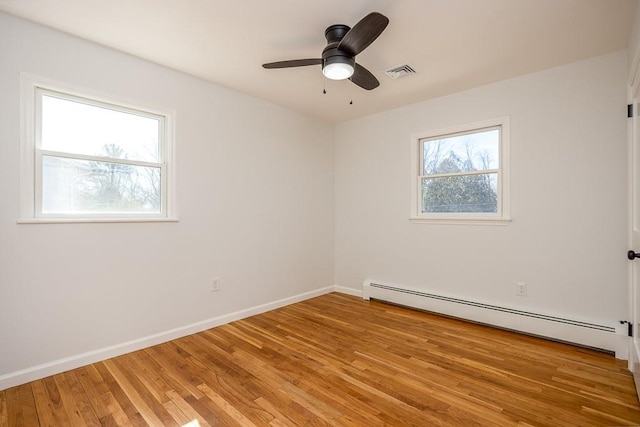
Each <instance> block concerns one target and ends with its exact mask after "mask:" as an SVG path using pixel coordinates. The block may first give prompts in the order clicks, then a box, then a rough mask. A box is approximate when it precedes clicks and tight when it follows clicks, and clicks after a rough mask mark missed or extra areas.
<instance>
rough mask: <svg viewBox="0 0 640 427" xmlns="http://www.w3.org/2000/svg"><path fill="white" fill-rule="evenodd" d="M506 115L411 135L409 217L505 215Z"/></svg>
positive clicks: (496, 217) (500, 217)
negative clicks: (412, 167) (411, 158)
mask: <svg viewBox="0 0 640 427" xmlns="http://www.w3.org/2000/svg"><path fill="white" fill-rule="evenodd" d="M507 130H508V119H507V118H506V117H505V118H501V119H495V120H492V121H487V122H480V123H475V124H471V125H466V126H460V127H457V128H452V129H448V130H444V131H438V132H430V133H425V134H420V135H414V136H413V137H412V141H413V144H414V145H413V149H412V151H413V153H414V154H413V156H414V164H415V165H416V169H414V170H416V172H415V175H414V178H412V181H413V183H414V184H412V188H413V189H414V190H413V194H414V199H413V202H412V204H413V209H412V215H411V218H412V219H415V220H438V221H440V222H441V221H442V220H444V221H445V222H446V221H448V220H452V221H453V222H460V221H467V220H472V221H473V220H479V221H486V220H508V219H509V218H508V198H507V197H508V191H507V189H508V174H507V171H508V164H507V160H508V157H507V153H508V135H506V132H507Z"/></svg>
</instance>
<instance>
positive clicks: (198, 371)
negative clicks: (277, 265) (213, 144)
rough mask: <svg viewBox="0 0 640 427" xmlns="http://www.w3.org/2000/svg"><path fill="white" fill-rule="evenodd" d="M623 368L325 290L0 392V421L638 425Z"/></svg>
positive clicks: (601, 358)
mask: <svg viewBox="0 0 640 427" xmlns="http://www.w3.org/2000/svg"><path fill="white" fill-rule="evenodd" d="M625 366H626V364H625V363H624V362H622V361H619V360H615V359H614V358H613V357H611V356H608V355H606V354H602V353H598V352H594V351H590V350H585V349H579V348H575V347H571V346H567V345H563V344H559V343H554V342H549V341H544V340H540V339H536V338H532V337H527V336H522V335H518V334H515V333H510V332H506V331H500V330H496V329H492V328H487V327H483V326H480V325H474V324H469V323H464V322H460V321H456V320H452V319H447V318H443V317H439V316H435V315H431V314H427V313H422V312H418V311H412V310H408V309H404V308H400V307H395V306H390V305H386V304H382V303H378V302H368V301H364V300H362V299H359V298H356V297H351V296H346V295H342V294H336V293H334V294H329V295H324V296H321V297H318V298H314V299H311V300H308V301H305V302H302V303H298V304H294V305H291V306H288V307H285V308H282V309H278V310H274V311H271V312H269V313H264V314H261V315H258V316H254V317H251V318H249V319H245V320H242V321H238V322H233V323H231V324H228V325H225V326H222V327H219V328H215V329H210V330H208V331H205V332H202V333H199V334H195V335H190V336H188V337H184V338H181V339H178V340H175V341H171V342H168V343H165V344H161V345H157V346H154V347H151V348H147V349H145V350H141V351H137V352H134V353H130V354H127V355H124V356H120V357H116V358H114V359H109V360H106V361H103V362H100V363H95V364H92V365H89V366H85V367H82V368H79V369H75V370H72V371H68V372H65V373H62V374H58V375H54V376H52V377H48V378H45V379H42V380H39V381H34V382H32V383H29V384H25V385H22V386H19V387H13V388H10V389H8V390H4V391H0V425H2V426H18V425H25V426H38V425H41V426H67V425H71V426H100V425H104V426H111V425H136V426H138V425H150V426H176V425H177V426H181V425H185V424H187V423H189V422H192V421H193V420H197V423H198V424H199V425H200V426H234V425H241V426H252V425H256V426H265V425H273V426H293V425H296V426H299V425H318V426H325V425H330V426H367V427H368V426H379V425H393V426H412V425H413V426H438V425H452V426H473V425H481V426H513V425H521V426H528V425H531V426H541V425H548V426H578V425H579V426H612V425H640V405H639V404H638V400H637V398H636V395H635V389H634V385H633V380H632V377H631V374H630V373H629V372H628V371H627V370H626V369H625ZM198 424H196V423H195V422H194V423H193V424H192V425H198Z"/></svg>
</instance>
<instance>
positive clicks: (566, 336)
mask: <svg viewBox="0 0 640 427" xmlns="http://www.w3.org/2000/svg"><path fill="white" fill-rule="evenodd" d="M362 295H363V298H364V299H367V300H369V299H376V300H381V301H386V302H390V303H394V304H399V305H404V306H407V307H412V308H417V309H421V310H427V311H432V312H435V313H439V314H444V315H447V316H453V317H458V318H461V319H466V320H471V321H474V322H479V323H485V324H488V325H493V326H497V327H501V328H505V329H511V330H515V331H520V332H524V333H528V334H532V335H537V336H542V337H547V338H551V339H555V340H559V341H564V342H569V343H574V344H578V345H582V346H587V347H592V348H596V349H601V350H606V351H610V352H616V354H617V355H618V352H620V351H621V352H622V353H624V348H623V347H624V345H625V343H624V335H625V334H626V331H623V329H624V327H621V326H620V325H617V324H615V323H613V324H602V323H596V322H585V321H580V320H574V319H569V318H564V317H559V316H552V315H547V314H541V313H534V312H530V311H524V310H519V309H515V308H509V307H501V306H497V305H491V304H485V303H481V302H477V301H471V300H465V299H461V298H455V297H450V296H445V295H438V294H433V293H429V292H424V291H422V290H418V289H411V288H409V287H404V286H402V287H401V286H397V285H391V284H384V283H379V282H373V281H369V280H367V281H365V282H364V284H363V291H362ZM621 357H623V356H621Z"/></svg>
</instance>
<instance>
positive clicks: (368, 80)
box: [262, 12, 389, 90]
mask: <svg viewBox="0 0 640 427" xmlns="http://www.w3.org/2000/svg"><path fill="white" fill-rule="evenodd" d="M388 24H389V18H387V17H386V16H384V15H382V14H380V13H378V12H372V13H370V14H368V15H367V16H365V17H364V18H362V19H361V20H360V21H359V22H358V23H357V24H356V25H354V26H353V28H350V27H349V26H348V25H343V24H335V25H331V26H330V27H328V28H327V29H326V30H325V32H324V37H325V38H326V39H327V47H325V48H324V50H323V51H322V58H311V59H293V60H290V61H278V62H270V63H267V64H262V66H263V67H264V68H267V69H273V68H291V67H306V66H308V65H322V74H324V76H325V77H327V78H329V79H332V80H345V79H349V80H351V81H352V82H353V83H355V84H356V85H358V86H360V87H361V88H363V89H366V90H371V89H375V88H377V87H378V86H380V82H379V81H378V79H376V78H375V76H374V75H373V74H371V72H369V70H367V69H366V68H364V67H363V66H362V65H360V64H357V63H356V55H357V54H359V53H360V52H362V51H363V50H365V49H366V48H367V47H368V46H369V45H370V44H371V43H373V42H374V40H375V39H377V38H378V36H379V35H380V34H382V32H383V31H384V29H385V28H386V27H387V25H388Z"/></svg>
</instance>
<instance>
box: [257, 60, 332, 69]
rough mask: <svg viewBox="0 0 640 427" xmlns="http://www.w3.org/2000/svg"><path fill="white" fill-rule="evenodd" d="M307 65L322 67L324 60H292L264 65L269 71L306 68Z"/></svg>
mask: <svg viewBox="0 0 640 427" xmlns="http://www.w3.org/2000/svg"><path fill="white" fill-rule="evenodd" d="M307 65H322V58H312V59H292V60H290V61H278V62H269V63H268V64H262V66H263V67H264V68H268V69H271V68H291V67H306V66H307Z"/></svg>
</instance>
